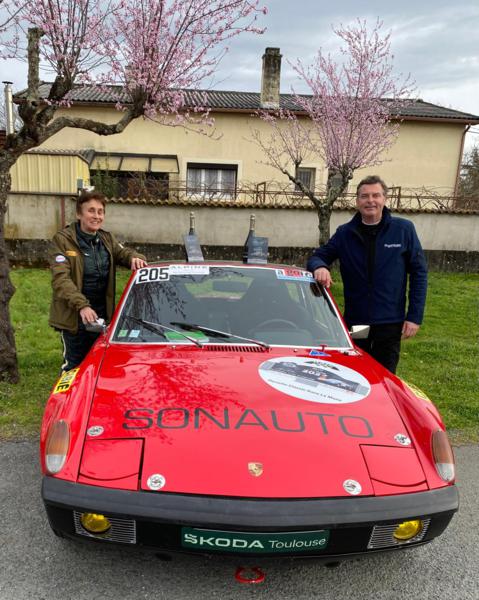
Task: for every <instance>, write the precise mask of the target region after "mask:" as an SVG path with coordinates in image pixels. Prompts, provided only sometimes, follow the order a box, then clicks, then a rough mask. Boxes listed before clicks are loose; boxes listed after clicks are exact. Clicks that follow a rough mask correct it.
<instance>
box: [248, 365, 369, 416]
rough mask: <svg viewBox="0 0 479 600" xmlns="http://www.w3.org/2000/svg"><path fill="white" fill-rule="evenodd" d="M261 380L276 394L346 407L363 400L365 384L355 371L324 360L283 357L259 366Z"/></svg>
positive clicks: (363, 378)
mask: <svg viewBox="0 0 479 600" xmlns="http://www.w3.org/2000/svg"><path fill="white" fill-rule="evenodd" d="M259 374H260V376H261V378H262V379H263V380H264V381H265V382H266V383H267V384H268V385H270V386H271V387H274V388H275V389H276V390H278V391H279V392H283V393H284V394H288V395H289V396H294V397H295V398H300V399H301V400H308V401H309V402H319V403H321V404H348V403H350V402H357V401H358V400H362V399H363V398H365V397H366V396H367V395H368V394H369V392H370V391H371V386H370V384H369V381H368V380H367V379H366V378H365V377H363V376H362V375H360V374H359V373H358V372H357V371H353V369H349V368H348V367H343V366H342V365H338V364H336V363H332V362H328V361H325V360H317V359H316V360H312V359H308V358H299V357H295V356H293V357H291V356H284V357H280V358H272V359H270V360H267V361H265V362H264V363H262V364H261V365H260V366H259Z"/></svg>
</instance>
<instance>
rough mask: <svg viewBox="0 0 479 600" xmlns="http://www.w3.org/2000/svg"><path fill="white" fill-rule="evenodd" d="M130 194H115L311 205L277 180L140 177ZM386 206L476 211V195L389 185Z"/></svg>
mask: <svg viewBox="0 0 479 600" xmlns="http://www.w3.org/2000/svg"><path fill="white" fill-rule="evenodd" d="M128 189H129V192H130V198H116V199H114V200H115V201H120V202H131V201H133V202H142V203H151V204H162V203H165V204H169V203H172V202H175V203H176V202H179V203H181V204H185V203H188V204H192V205H195V204H201V205H205V206H206V205H210V206H215V205H222V206H227V205H230V206H250V207H254V206H258V207H292V208H293V207H297V208H310V207H311V206H312V203H311V200H310V199H309V198H308V197H307V196H306V195H304V194H303V193H302V192H300V191H296V190H294V189H292V185H291V184H290V183H285V184H281V183H278V182H276V181H262V182H259V183H248V182H241V184H240V185H239V186H237V187H234V188H231V187H214V186H202V187H195V188H192V187H191V186H190V187H188V185H187V183H186V182H183V181H171V182H170V183H169V184H168V183H166V182H165V181H158V182H154V181H149V182H148V186H147V187H146V186H145V184H144V182H143V181H142V180H140V179H138V181H135V180H134V179H133V180H132V181H131V182H130V184H129V187H128ZM313 192H314V194H315V196H316V197H317V198H319V199H322V198H324V197H325V195H326V188H325V186H320V187H317V188H315V189H314V190H313ZM355 203H356V195H355V194H354V193H346V194H343V195H342V196H341V197H340V198H339V199H338V200H337V202H336V204H335V206H336V208H339V209H341V208H342V209H349V208H354V206H355ZM388 206H389V207H390V208H392V209H393V210H425V211H437V212H444V211H446V212H455V211H470V212H479V196H475V195H474V196H457V195H454V194H453V191H452V190H450V189H430V188H405V187H402V186H395V187H391V188H390V190H389V196H388Z"/></svg>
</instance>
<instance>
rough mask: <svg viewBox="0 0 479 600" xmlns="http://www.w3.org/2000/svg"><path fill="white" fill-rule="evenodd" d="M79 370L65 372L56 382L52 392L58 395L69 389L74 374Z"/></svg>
mask: <svg viewBox="0 0 479 600" xmlns="http://www.w3.org/2000/svg"><path fill="white" fill-rule="evenodd" d="M79 370H80V369H79V368H78V369H71V370H70V371H66V372H65V373H63V375H62V376H61V377H60V379H59V380H58V381H57V384H56V386H55V389H54V390H53V393H54V394H58V393H60V392H66V391H68V390H69V389H70V387H71V385H72V383H73V381H74V380H75V377H76V374H77V373H78V371H79Z"/></svg>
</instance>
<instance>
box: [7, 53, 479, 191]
mask: <svg viewBox="0 0 479 600" xmlns="http://www.w3.org/2000/svg"><path fill="white" fill-rule="evenodd" d="M280 68H281V55H280V53H279V49H278V48H267V49H266V51H265V54H264V56H263V69H262V83H261V91H260V92H234V91H214V90H206V91H204V92H198V91H191V90H186V98H187V104H188V105H189V106H190V107H194V106H198V105H199V104H202V105H205V106H206V107H207V108H209V109H210V111H211V115H212V116H213V117H214V120H215V129H214V132H212V135H209V136H207V135H200V134H195V133H194V132H193V131H191V129H184V128H181V127H168V126H165V125H160V124H158V123H155V122H152V121H151V120H147V119H141V118H140V119H136V120H135V121H134V122H132V123H131V124H130V125H129V126H128V127H127V128H126V129H125V131H124V132H122V133H121V134H118V135H113V136H106V137H102V136H98V135H96V134H94V133H92V132H88V131H84V130H81V129H75V130H70V129H64V130H62V131H60V132H59V133H58V134H56V135H55V136H53V137H52V138H50V139H49V140H47V141H46V142H45V143H44V144H43V145H42V146H41V148H40V149H39V150H34V151H31V152H30V153H28V154H27V155H25V156H23V157H21V158H20V159H19V161H18V163H17V166H16V167H14V170H13V172H12V175H13V190H15V191H26V188H27V187H28V185H30V187H31V185H32V184H31V183H30V184H29V183H28V182H29V181H30V182H31V181H32V180H31V178H30V175H29V174H28V172H29V171H28V169H29V168H30V167H29V164H30V166H31V163H32V158H31V157H30V155H38V153H39V152H40V153H41V156H43V157H46V156H49V157H50V158H49V159H45V158H43V159H42V160H47V161H51V162H55V161H59V160H65V152H66V150H65V149H68V152H67V154H68V153H70V155H71V156H72V157H74V156H80V157H83V159H85V160H86V161H87V163H88V170H89V178H90V181H91V183H93V184H96V185H97V187H101V188H102V189H104V190H105V191H106V193H107V195H109V196H114V197H118V196H122V197H126V196H143V197H151V198H156V199H166V198H168V197H171V195H172V194H173V192H174V193H175V194H177V195H178V194H183V195H184V194H186V197H187V198H189V199H190V200H191V201H195V200H198V199H201V198H204V197H208V198H213V199H218V198H221V199H227V200H233V201H234V200H235V199H237V198H239V196H237V190H238V189H239V188H241V189H243V188H245V187H247V188H249V189H250V188H253V189H257V190H258V192H259V193H260V192H264V193H266V190H267V189H269V188H271V186H275V185H276V186H278V187H279V188H281V189H285V188H288V189H291V185H290V184H289V183H288V181H287V179H286V178H285V177H283V176H281V174H280V173H279V172H278V171H276V170H274V169H273V168H272V167H269V166H267V165H265V164H263V163H262V161H263V160H264V157H263V155H262V152H261V150H260V149H259V148H258V147H257V146H256V145H255V144H254V143H253V141H252V139H251V128H252V127H254V128H257V129H259V130H261V131H263V132H264V133H265V134H266V133H267V128H268V126H267V125H266V124H265V123H264V122H262V121H260V120H259V119H258V118H257V117H256V116H255V115H254V113H255V111H257V110H258V109H261V108H265V107H266V108H275V107H278V106H279V107H281V108H287V109H289V110H292V111H295V112H296V113H297V114H298V115H299V117H300V118H306V117H305V116H304V113H303V112H302V111H301V109H300V107H299V106H297V105H296V104H295V100H294V96H292V95H290V94H281V93H280ZM49 85H50V84H48V83H42V84H41V89H40V93H41V95H42V96H43V97H46V96H47V94H48V90H49ZM24 95H25V92H23V93H22V92H21V93H19V94H17V95H16V96H15V102H17V103H20V102H21V101H22V98H23V97H24ZM121 99H122V89H121V88H119V87H115V86H108V87H107V88H101V89H100V88H96V87H93V86H88V85H79V86H76V87H75V88H74V90H73V91H72V93H71V95H70V101H71V107H70V108H69V109H62V110H68V111H69V114H70V115H71V114H72V113H73V114H75V115H78V116H82V117H84V118H89V119H95V120H101V121H106V122H114V121H115V120H118V119H119V118H120V116H119V113H118V111H117V110H116V109H115V105H116V103H117V102H118V100H121ZM59 112H60V113H61V112H62V111H59ZM391 118H392V119H399V120H400V133H399V137H398V139H397V141H396V143H395V144H394V146H393V147H392V148H391V149H390V150H389V152H388V154H387V156H386V157H385V159H386V160H385V162H383V163H382V164H381V165H380V166H379V167H374V168H372V169H365V170H358V171H357V172H356V173H355V177H354V180H353V181H352V183H351V188H350V189H351V190H353V189H354V187H355V183H356V182H357V181H359V180H360V179H361V178H362V177H363V176H364V175H365V174H369V173H371V171H373V172H374V173H377V174H379V175H380V176H382V177H383V178H384V179H385V181H387V182H388V184H389V185H390V186H392V187H393V188H395V189H396V190H398V189H399V190H403V194H404V193H405V192H406V191H407V190H422V191H423V193H424V190H428V191H431V192H433V193H437V194H440V195H453V194H454V190H455V189H456V187H457V180H458V176H459V169H460V162H461V157H462V150H463V144H464V136H465V133H466V132H467V130H468V128H469V127H470V126H471V125H472V124H477V123H479V116H476V115H472V114H468V113H464V112H460V111H456V110H453V109H450V108H444V107H442V106H438V105H435V104H431V103H428V102H424V101H422V100H412V101H410V102H408V103H407V104H405V105H404V107H403V108H401V110H400V112H399V114H396V115H392V116H391ZM61 157H63V158H61ZM38 160H40V159H38ZM27 163H29V164H27ZM62 170H63V169H57V173H59V172H60V171H62ZM53 171H55V169H53ZM53 171H52V177H53V178H55V177H56V175H54V174H53ZM79 171H81V169H79ZM299 175H300V177H301V178H302V179H303V181H304V182H305V183H307V184H308V185H311V186H314V187H315V188H317V189H321V188H322V187H324V186H325V184H326V177H327V172H326V168H325V165H324V164H323V163H322V162H321V161H320V160H319V159H316V160H313V161H310V162H308V163H305V164H302V165H301V167H300V170H299ZM69 176H70V177H71V178H72V181H71V185H70V189H71V190H73V191H74V190H75V189H76V184H77V182H76V179H81V178H83V179H85V177H84V176H83V175H82V177H80V176H79V175H78V173H77V172H75V173H74V172H73V171H70V175H69ZM272 182H275V183H272ZM44 184H45V182H44ZM49 185H50V186H51V187H52V189H57V188H58V186H59V183H58V181H57V182H56V183H55V182H54V181H53V180H52V181H51V182H50V184H49ZM60 187H61V186H60ZM29 189H30V188H29ZM62 191H67V190H66V189H65V190H62Z"/></svg>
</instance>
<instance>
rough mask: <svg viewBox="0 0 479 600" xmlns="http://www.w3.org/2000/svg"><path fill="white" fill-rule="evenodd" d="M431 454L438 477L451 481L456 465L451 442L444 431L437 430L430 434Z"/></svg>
mask: <svg viewBox="0 0 479 600" xmlns="http://www.w3.org/2000/svg"><path fill="white" fill-rule="evenodd" d="M432 456H433V458H434V462H435V464H436V470H437V472H438V474H439V477H441V479H443V480H444V481H447V482H448V483H452V482H453V481H454V479H455V478H456V465H455V461H454V453H453V451H452V447H451V443H450V442H449V438H448V436H447V433H446V432H445V431H442V430H438V431H435V432H434V433H433V434H432Z"/></svg>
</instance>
